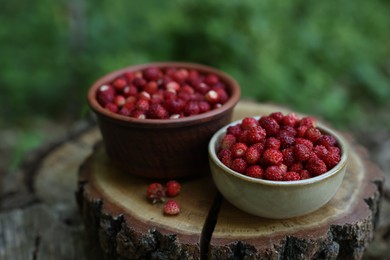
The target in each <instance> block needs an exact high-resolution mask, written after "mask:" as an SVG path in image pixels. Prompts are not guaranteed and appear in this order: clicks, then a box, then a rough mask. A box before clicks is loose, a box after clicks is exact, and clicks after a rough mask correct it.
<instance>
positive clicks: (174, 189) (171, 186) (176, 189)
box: [165, 181, 181, 197]
mask: <svg viewBox="0 0 390 260" xmlns="http://www.w3.org/2000/svg"><path fill="white" fill-rule="evenodd" d="M165 186H166V194H167V196H168V197H175V196H177V195H179V193H180V190H181V185H180V183H179V182H177V181H168V182H167V184H166V185H165Z"/></svg>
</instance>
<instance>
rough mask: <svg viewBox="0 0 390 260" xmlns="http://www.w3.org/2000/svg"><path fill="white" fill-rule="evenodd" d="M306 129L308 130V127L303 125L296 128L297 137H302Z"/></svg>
mask: <svg viewBox="0 0 390 260" xmlns="http://www.w3.org/2000/svg"><path fill="white" fill-rule="evenodd" d="M307 129H309V127H307V126H305V125H301V126H298V127H297V129H296V131H297V137H304V136H305V133H306V131H307Z"/></svg>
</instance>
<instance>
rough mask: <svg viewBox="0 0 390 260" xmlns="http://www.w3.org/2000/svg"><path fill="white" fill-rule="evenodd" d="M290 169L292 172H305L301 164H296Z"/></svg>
mask: <svg viewBox="0 0 390 260" xmlns="http://www.w3.org/2000/svg"><path fill="white" fill-rule="evenodd" d="M288 169H289V171H291V172H300V171H301V170H303V165H302V163H301V162H296V163H294V164H292V165H291V166H290V167H289V168H288Z"/></svg>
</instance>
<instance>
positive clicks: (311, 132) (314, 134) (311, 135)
mask: <svg viewBox="0 0 390 260" xmlns="http://www.w3.org/2000/svg"><path fill="white" fill-rule="evenodd" d="M321 136H322V134H321V131H320V130H319V129H318V128H309V129H307V130H306V132H305V138H307V139H309V140H310V141H312V142H313V143H315V142H316V141H317V140H318V139H320V138H321Z"/></svg>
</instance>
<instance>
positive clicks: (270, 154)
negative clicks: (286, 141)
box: [263, 149, 283, 165]
mask: <svg viewBox="0 0 390 260" xmlns="http://www.w3.org/2000/svg"><path fill="white" fill-rule="evenodd" d="M282 161H283V154H282V153H281V152H280V151H279V150H275V149H267V150H265V151H264V153H263V162H264V163H265V164H268V165H277V164H279V163H281V162H282Z"/></svg>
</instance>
